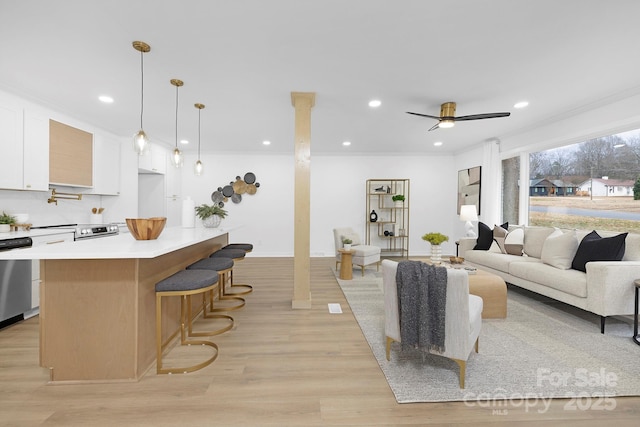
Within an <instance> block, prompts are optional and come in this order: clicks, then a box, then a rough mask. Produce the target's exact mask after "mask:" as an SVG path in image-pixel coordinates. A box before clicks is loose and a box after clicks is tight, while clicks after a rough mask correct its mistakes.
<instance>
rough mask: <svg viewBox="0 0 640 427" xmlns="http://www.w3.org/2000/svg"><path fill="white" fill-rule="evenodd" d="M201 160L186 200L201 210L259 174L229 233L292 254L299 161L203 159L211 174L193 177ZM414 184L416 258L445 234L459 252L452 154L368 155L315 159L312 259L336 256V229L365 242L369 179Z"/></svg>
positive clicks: (262, 251)
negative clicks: (225, 189) (428, 237)
mask: <svg viewBox="0 0 640 427" xmlns="http://www.w3.org/2000/svg"><path fill="white" fill-rule="evenodd" d="M195 160H196V159H195V157H193V156H188V155H187V156H186V157H185V168H184V170H183V176H182V185H183V186H182V194H183V196H185V197H186V196H190V197H191V198H192V199H194V200H195V202H196V205H198V204H201V203H207V204H210V203H211V193H212V192H213V191H215V190H216V189H217V188H218V187H219V186H224V185H226V184H228V183H230V182H231V181H234V180H235V177H236V176H240V177H243V176H244V174H245V173H246V172H253V173H254V174H255V175H256V177H257V181H258V182H259V183H260V184H261V185H260V188H258V191H257V193H256V194H255V195H244V196H243V199H242V202H241V203H238V204H234V203H232V202H231V201H229V202H228V203H227V204H226V205H225V208H226V209H228V211H229V216H228V217H227V218H226V219H225V220H224V221H223V223H222V227H225V226H236V225H242V227H241V228H239V229H238V230H237V231H233V232H232V233H231V239H232V240H233V241H236V242H240V241H248V242H251V243H253V244H254V253H253V254H254V255H256V256H292V255H293V231H294V224H293V222H294V217H293V211H294V200H293V194H294V182H293V178H294V161H293V155H241V154H238V155H215V154H203V155H201V160H202V162H203V163H204V165H205V172H204V174H203V175H202V176H200V177H197V176H195V175H194V174H193V172H192V165H193V163H194V162H195ZM380 178H408V179H410V180H411V195H410V196H411V201H410V219H409V221H410V227H409V231H410V236H409V237H410V241H409V249H410V253H411V254H412V255H420V254H428V253H429V250H430V249H429V245H428V244H427V243H425V242H424V241H423V240H421V236H422V235H423V234H425V233H427V232H430V231H440V232H442V233H444V234H447V235H449V236H450V241H449V242H448V243H445V245H444V251H445V252H447V253H455V245H454V243H453V242H454V241H455V240H456V239H457V238H458V237H460V236H461V235H462V234H463V230H462V228H461V227H460V224H458V223H459V221H458V219H457V216H456V205H455V201H456V191H457V190H456V188H457V181H456V179H457V170H455V167H454V158H453V156H429V157H427V156H415V155H413V156H395V155H391V156H363V155H360V156H358V155H349V156H339V155H316V154H313V153H312V154H311V248H310V252H311V255H312V256H334V243H333V228H335V227H343V226H352V227H354V228H355V229H356V230H358V231H359V232H360V233H362V236H363V237H364V233H365V222H366V221H367V219H368V212H366V211H365V210H366V197H365V189H366V187H365V184H366V180H367V179H380Z"/></svg>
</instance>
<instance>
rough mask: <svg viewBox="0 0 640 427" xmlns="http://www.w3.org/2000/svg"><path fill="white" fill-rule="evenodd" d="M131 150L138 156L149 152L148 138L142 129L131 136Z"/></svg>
mask: <svg viewBox="0 0 640 427" xmlns="http://www.w3.org/2000/svg"><path fill="white" fill-rule="evenodd" d="M133 149H134V151H135V152H136V153H138V155H140V156H142V155H143V154H145V153H147V152H148V151H149V138H147V134H146V133H144V131H143V130H142V129H140V130H139V131H138V132H137V133H136V134H135V135H133Z"/></svg>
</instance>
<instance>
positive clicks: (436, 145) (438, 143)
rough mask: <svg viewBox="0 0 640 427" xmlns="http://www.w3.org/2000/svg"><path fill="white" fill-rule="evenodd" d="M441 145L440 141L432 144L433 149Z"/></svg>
mask: <svg viewBox="0 0 640 427" xmlns="http://www.w3.org/2000/svg"><path fill="white" fill-rule="evenodd" d="M441 145H442V141H436V142H434V143H433V146H434V147H440V146H441Z"/></svg>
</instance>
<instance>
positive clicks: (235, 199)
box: [231, 193, 242, 203]
mask: <svg viewBox="0 0 640 427" xmlns="http://www.w3.org/2000/svg"><path fill="white" fill-rule="evenodd" d="M231 201H232V202H233V203H240V202H241V201H242V195H241V194H238V193H235V194H234V195H233V196H231Z"/></svg>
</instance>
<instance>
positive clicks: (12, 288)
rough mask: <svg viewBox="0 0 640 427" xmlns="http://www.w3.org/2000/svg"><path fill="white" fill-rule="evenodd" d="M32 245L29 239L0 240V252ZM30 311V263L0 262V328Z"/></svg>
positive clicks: (20, 261) (20, 318)
mask: <svg viewBox="0 0 640 427" xmlns="http://www.w3.org/2000/svg"><path fill="white" fill-rule="evenodd" d="M31 245H32V241H31V238H29V237H18V238H13V239H2V238H0V250H14V249H15V250H17V249H19V248H25V247H29V246H31ZM30 309H31V261H30V260H5V261H0V327H4V326H7V325H9V324H11V323H13V322H14V321H19V320H22V319H23V318H24V316H23V315H24V313H26V312H27V311H29V310H30Z"/></svg>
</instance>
